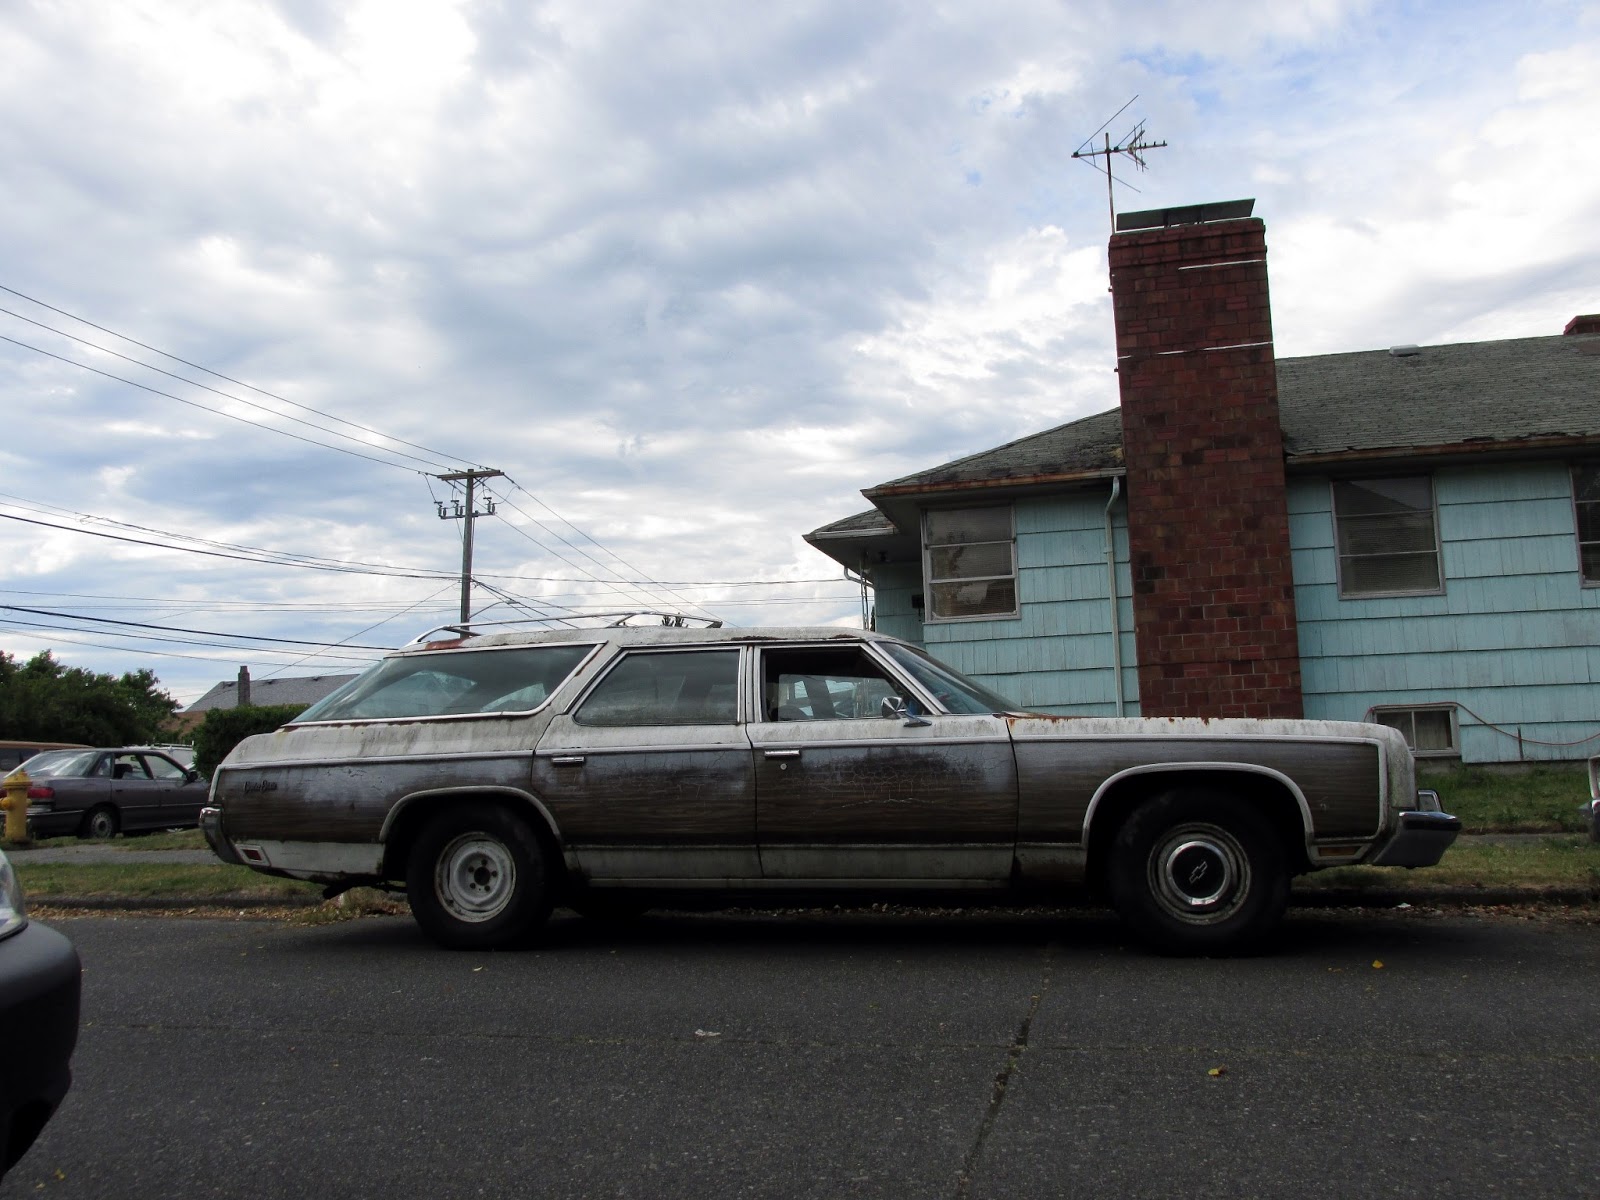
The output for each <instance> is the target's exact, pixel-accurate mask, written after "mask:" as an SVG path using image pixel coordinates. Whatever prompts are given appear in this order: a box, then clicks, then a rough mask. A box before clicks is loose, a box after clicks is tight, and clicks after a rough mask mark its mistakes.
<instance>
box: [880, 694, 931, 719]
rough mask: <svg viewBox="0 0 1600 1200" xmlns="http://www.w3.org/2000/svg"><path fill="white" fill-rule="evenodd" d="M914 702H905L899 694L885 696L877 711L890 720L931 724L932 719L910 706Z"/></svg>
mask: <svg viewBox="0 0 1600 1200" xmlns="http://www.w3.org/2000/svg"><path fill="white" fill-rule="evenodd" d="M914 703H915V701H912V702H911V703H907V702H906V701H905V700H902V699H901V698H900V697H899V696H885V697H884V698H883V703H882V704H881V705H879V706H878V711H879V712H880V713H882V714H883V715H884V716H885V717H886V718H888V719H889V720H891V721H904V722H905V723H906V724H907V725H932V724H933V722H932V721H930V720H928V718H927V717H925V716H923V715H922V714H921V713H919V712H916V711H915V710H914V709H913V708H912V707H911V704H914Z"/></svg>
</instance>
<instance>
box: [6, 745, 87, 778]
mask: <svg viewBox="0 0 1600 1200" xmlns="http://www.w3.org/2000/svg"><path fill="white" fill-rule="evenodd" d="M99 758H100V752H99V751H98V750H46V751H44V753H42V754H35V755H34V756H33V757H32V758H30V759H29V760H28V761H27V762H25V763H23V764H22V767H21V769H22V770H24V771H26V772H27V773H28V778H29V779H47V778H54V779H72V778H77V777H80V776H84V775H87V774H89V772H90V771H92V770H94V764H95V762H96V761H98V759H99Z"/></svg>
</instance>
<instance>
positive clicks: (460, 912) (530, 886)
mask: <svg viewBox="0 0 1600 1200" xmlns="http://www.w3.org/2000/svg"><path fill="white" fill-rule="evenodd" d="M550 874H551V872H550V868H549V863H548V861H547V859H546V856H545V851H544V847H543V845H542V844H541V843H540V841H539V838H538V835H537V834H535V833H534V831H533V829H532V828H530V827H529V825H528V823H527V822H526V821H524V820H522V819H521V818H520V817H518V816H517V815H516V814H514V813H512V812H511V811H510V810H508V809H506V808H502V807H500V806H498V805H494V804H481V803H479V804H463V805H460V806H459V807H455V808H450V809H446V810H445V811H444V812H441V813H440V814H439V815H438V816H436V817H434V818H433V820H431V821H429V822H428V823H427V824H426V825H425V826H423V829H422V832H421V833H420V834H419V835H418V837H417V840H416V842H415V843H414V844H413V845H412V847H411V853H410V856H409V857H408V859H407V862H406V899H407V901H408V902H409V903H410V905H411V915H412V916H413V917H415V918H416V920H417V924H418V925H420V926H421V927H422V931H423V932H424V933H426V934H427V935H428V936H429V937H430V938H432V939H433V940H434V941H435V942H437V943H438V944H439V945H441V946H444V947H446V948H447V949H451V950H498V949H504V948H507V947H511V946H516V945H520V944H522V943H523V942H525V941H527V940H528V938H529V937H531V936H532V934H533V933H534V932H535V931H536V930H537V929H538V928H539V926H541V925H542V924H544V921H545V918H546V917H548V916H549V915H550V907H551V895H550V893H551V888H550Z"/></svg>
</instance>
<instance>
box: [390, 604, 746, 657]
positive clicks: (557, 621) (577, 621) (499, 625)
mask: <svg viewBox="0 0 1600 1200" xmlns="http://www.w3.org/2000/svg"><path fill="white" fill-rule="evenodd" d="M639 617H649V618H651V620H650V621H648V622H644V621H641V622H639V624H641V625H661V626H664V627H666V628H669V629H721V628H722V622H721V621H719V620H717V619H716V618H714V617H697V616H694V615H692V614H689V613H675V612H658V611H656V610H653V609H648V608H633V609H627V610H625V611H619V612H591V613H565V614H563V615H561V616H554V617H531V616H524V617H511V618H508V619H507V620H504V621H467V622H464V623H463V622H456V623H453V624H450V625H435V626H433V628H431V629H427V630H424V631H423V632H422V633H421V634H420V635H418V636H417V637H414V638H412V639H411V640H410V641H409V642H407V643H406V647H407V648H409V647H411V646H419V645H422V644H423V643H425V642H429V641H432V640H434V634H437V633H450V634H454V635H455V636H456V637H458V638H473V637H479V636H480V635H482V634H484V633H487V632H491V631H499V630H504V629H505V628H506V627H507V626H522V627H529V626H531V627H533V628H537V629H550V628H554V627H556V626H560V625H565V626H567V627H569V628H572V629H620V628H622V627H623V626H626V625H630V624H632V623H633V622H634V620H635V618H639ZM507 632H509V630H507Z"/></svg>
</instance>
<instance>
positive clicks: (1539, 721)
mask: <svg viewBox="0 0 1600 1200" xmlns="http://www.w3.org/2000/svg"><path fill="white" fill-rule="evenodd" d="M1263 270H1264V268H1263ZM1122 321H1123V316H1122V314H1121V313H1120V312H1119V338H1120V337H1121V336H1122V334H1123V332H1124V330H1123V329H1122V328H1121V326H1120V323H1121V322H1122ZM1172 353H1177V352H1176V351H1174V352H1172ZM1267 353H1268V355H1269V357H1268V359H1267V362H1268V363H1269V365H1270V364H1271V363H1272V360H1271V358H1270V345H1269V347H1268V350H1267ZM1275 367H1276V380H1277V405H1278V414H1279V421H1280V422H1281V427H1282V467H1281V476H1280V477H1281V479H1282V480H1283V482H1282V484H1281V485H1280V486H1281V487H1282V489H1283V502H1284V504H1285V505H1286V508H1287V521H1288V548H1289V558H1290V568H1291V570H1292V580H1293V610H1294V611H1293V614H1292V621H1293V628H1294V629H1295V630H1296V631H1297V640H1298V647H1299V670H1298V687H1299V692H1300V702H1301V704H1302V706H1303V711H1304V715H1306V716H1307V717H1321V718H1331V719H1339V720H1361V719H1369V720H1378V721H1381V722H1383V723H1385V724H1389V725H1393V726H1396V727H1397V728H1399V729H1401V730H1402V731H1403V732H1404V733H1405V734H1406V736H1407V738H1408V739H1409V740H1410V741H1411V743H1412V745H1413V746H1414V748H1415V749H1416V750H1417V751H1418V753H1419V754H1422V755H1438V756H1441V757H1459V758H1460V759H1461V760H1462V761H1464V762H1471V763H1493V762H1516V761H1519V760H1535V759H1577V758H1585V757H1588V756H1590V755H1594V754H1600V317H1594V316H1586V317H1579V318H1574V320H1573V321H1572V322H1571V323H1569V324H1568V326H1567V330H1566V332H1565V333H1564V334H1561V335H1556V336H1550V337H1536V338H1519V339H1515V340H1509V341H1498V342H1477V343H1468V344H1461V345H1447V346H1426V347H1420V348H1418V347H1396V348H1394V349H1392V350H1375V351H1368V352H1362V353H1353V354H1331V355H1321V356H1317V357H1313V358H1299V359H1280V360H1276V363H1275ZM1201 369H1204V368H1201ZM1126 378H1127V368H1126V366H1124V393H1123V408H1122V409H1112V410H1110V411H1107V412H1103V413H1099V414H1096V415H1094V416H1091V417H1087V418H1084V419H1083V420H1079V421H1075V422H1072V423H1071V424H1067V425H1062V426H1060V427H1058V428H1055V429H1049V430H1046V431H1044V432H1042V433H1038V434H1035V435H1033V436H1031V437H1027V438H1023V439H1021V440H1019V441H1016V442H1012V443H1009V444H1007V445H1004V446H999V447H996V448H994V449H991V450H985V451H983V452H981V453H978V454H974V455H971V456H970V457H967V458H961V459H957V460H955V461H953V462H949V463H945V464H943V465H941V466H937V467H934V468H932V469H930V470H927V471H922V472H919V473H917V474H914V475H908V476H906V477H904V478H902V479H896V480H891V481H890V482H888V483H884V484H879V485H878V486H876V487H871V488H867V489H865V490H864V492H863V495H865V496H866V498H867V499H868V500H869V501H870V502H871V503H872V505H873V508H872V510H871V511H869V512H865V513H861V514H859V515H857V516H853V517H849V518H846V519H845V520H841V521H837V522H834V523H833V524H830V525H825V526H823V527H822V528H820V529H817V530H815V531H814V532H812V533H810V534H808V535H807V537H806V540H807V541H808V542H810V543H811V544H812V545H813V546H815V547H816V548H817V549H818V550H820V551H822V552H823V553H824V554H827V555H828V556H829V557H830V558H833V559H834V560H836V561H837V562H839V563H841V564H843V565H844V566H845V567H846V568H848V569H850V570H851V571H854V572H859V573H860V574H861V575H863V576H864V577H865V578H866V579H867V580H868V581H869V582H870V583H871V585H872V586H873V588H874V590H875V593H876V618H875V619H876V624H877V628H879V629H881V630H884V631H886V632H890V633H894V634H897V635H899V636H902V637H905V638H907V639H908V640H911V641H913V642H917V643H920V644H922V645H924V646H926V647H927V648H928V650H930V651H931V652H932V653H934V654H936V655H937V656H938V657H940V658H942V659H944V660H945V661H947V662H949V663H951V664H952V665H954V666H956V667H958V668H960V669H961V670H963V671H966V672H968V673H970V674H972V675H974V676H976V677H977V678H978V679H980V680H982V681H983V682H984V683H986V684H989V685H990V686H992V687H994V688H995V689H996V690H998V691H1000V692H1001V693H1003V694H1006V695H1009V696H1010V697H1012V698H1013V699H1015V700H1016V701H1017V702H1018V703H1020V704H1022V705H1024V706H1026V707H1028V708H1032V709H1037V710H1041V711H1045V712H1053V713H1063V714H1081V715H1091V714H1094V715H1114V714H1118V713H1125V714H1127V715H1138V714H1140V712H1141V708H1140V693H1141V690H1146V691H1147V694H1149V692H1148V689H1149V688H1150V687H1151V686H1152V685H1151V682H1150V681H1152V680H1155V679H1158V678H1159V677H1160V672H1162V671H1165V673H1166V674H1167V675H1168V676H1171V675H1173V674H1174V673H1177V672H1181V671H1183V670H1184V669H1185V667H1184V666H1183V664H1184V662H1185V661H1187V660H1186V657H1185V655H1184V654H1183V653H1181V651H1180V652H1177V653H1174V652H1173V651H1172V650H1171V647H1172V646H1181V645H1183V644H1184V643H1185V639H1184V638H1183V637H1177V638H1172V637H1168V638H1166V639H1164V642H1163V644H1164V645H1165V646H1167V647H1168V648H1167V649H1165V650H1162V651H1160V652H1159V654H1160V656H1161V657H1163V659H1164V660H1165V661H1163V662H1154V661H1150V660H1151V658H1152V656H1153V655H1154V653H1155V652H1153V651H1152V650H1151V649H1150V647H1152V646H1153V645H1155V639H1154V638H1152V637H1143V636H1141V633H1142V630H1141V626H1140V621H1143V622H1145V623H1153V622H1155V621H1157V620H1158V618H1156V617H1152V616H1151V615H1149V614H1150V613H1152V612H1155V611H1156V610H1154V609H1146V615H1145V616H1144V617H1142V618H1140V619H1139V620H1137V621H1136V610H1138V609H1139V606H1138V605H1136V604H1135V588H1134V579H1135V575H1136V574H1137V575H1138V577H1139V578H1140V579H1143V578H1145V576H1146V575H1147V574H1152V577H1154V575H1158V574H1159V573H1160V572H1159V570H1158V571H1155V572H1154V573H1152V572H1151V570H1150V563H1149V560H1148V556H1145V557H1139V556H1135V557H1136V561H1139V562H1140V563H1141V567H1140V570H1139V572H1137V573H1136V572H1134V571H1132V570H1130V551H1129V528H1128V512H1129V509H1128V503H1127V501H1128V495H1127V493H1128V492H1129V490H1137V489H1140V488H1142V487H1144V488H1148V487H1149V486H1151V485H1150V484H1149V483H1148V481H1147V480H1144V479H1141V478H1139V477H1130V475H1129V473H1128V470H1127V468H1126V467H1125V453H1124V451H1125V449H1128V450H1130V453H1129V454H1128V455H1127V457H1128V458H1130V459H1131V458H1133V457H1134V456H1133V454H1132V453H1131V447H1125V444H1124V423H1125V422H1124V415H1125V410H1126V409H1127V408H1128V406H1129V404H1130V395H1129V391H1128V384H1127V382H1126ZM1207 402H1208V403H1210V402H1214V401H1207ZM1214 440H1215V441H1216V444H1218V445H1223V444H1227V442H1226V439H1224V438H1221V437H1218V438H1216V439H1214ZM1184 501H1185V498H1184V496H1183V495H1182V494H1181V493H1180V494H1179V495H1178V496H1177V497H1176V502H1177V505H1178V506H1179V508H1180V509H1181V508H1182V506H1183V504H1184ZM1175 519H1177V518H1175ZM1182 519H1186V520H1189V521H1190V522H1192V523H1194V524H1196V525H1197V527H1198V528H1199V531H1200V534H1201V535H1202V540H1201V542H1199V543H1197V544H1199V545H1201V546H1202V549H1201V550H1199V551H1191V552H1189V555H1188V557H1189V559H1190V561H1189V562H1188V564H1187V565H1186V569H1188V570H1190V571H1192V572H1203V570H1204V568H1205V560H1206V558H1207V557H1208V555H1207V552H1206V551H1205V550H1204V549H1203V546H1204V544H1205V543H1204V540H1203V539H1204V537H1205V536H1209V537H1211V539H1212V541H1211V544H1212V545H1213V546H1215V547H1217V549H1216V553H1217V554H1219V555H1220V554H1222V552H1223V549H1224V548H1225V547H1226V546H1227V544H1228V539H1229V538H1231V537H1232V536H1234V535H1233V534H1232V533H1231V532H1230V531H1229V530H1228V529H1224V528H1218V529H1213V530H1210V531H1209V533H1207V531H1206V529H1205V522H1206V512H1205V511H1204V510H1203V506H1202V508H1201V511H1194V509H1193V508H1191V510H1190V511H1189V512H1188V513H1186V514H1184V516H1183V518H1182ZM1137 532H1138V531H1137V529H1136V533H1137ZM1136 540H1138V539H1137V538H1136ZM1159 565H1160V566H1161V568H1162V569H1166V568H1170V567H1172V566H1173V564H1170V563H1168V564H1159ZM1219 580H1220V581H1221V582H1220V583H1219V586H1218V587H1217V588H1216V589H1214V591H1213V592H1212V594H1211V595H1210V596H1209V597H1202V598H1201V599H1199V600H1191V601H1190V602H1188V603H1189V609H1190V611H1189V614H1188V615H1190V616H1193V617H1196V618H1199V617H1200V616H1202V615H1203V616H1204V617H1205V618H1206V619H1207V620H1209V621H1210V622H1211V624H1210V626H1209V627H1208V628H1209V629H1210V630H1211V632H1209V633H1208V634H1207V635H1205V638H1204V639H1200V638H1198V637H1197V638H1196V639H1195V644H1196V649H1197V652H1198V651H1199V649H1200V646H1199V642H1200V641H1202V640H1204V641H1206V642H1207V643H1209V644H1211V645H1212V646H1213V648H1214V646H1215V644H1216V643H1217V642H1218V641H1219V640H1220V641H1223V642H1227V643H1229V645H1230V649H1229V651H1228V657H1229V658H1230V660H1231V661H1232V662H1233V663H1234V666H1233V667H1232V668H1231V669H1232V670H1233V671H1234V673H1235V674H1236V675H1237V674H1238V673H1239V672H1240V671H1242V670H1248V669H1249V667H1248V662H1247V660H1248V659H1249V658H1250V655H1251V641H1252V639H1254V638H1256V637H1257V636H1258V630H1257V628H1256V627H1255V626H1259V624H1260V623H1261V622H1260V619H1258V618H1250V619H1244V618H1242V617H1241V619H1240V620H1239V621H1238V622H1236V623H1235V622H1232V621H1231V620H1230V614H1231V613H1232V612H1233V611H1234V608H1233V604H1234V601H1235V600H1236V599H1237V598H1238V597H1237V596H1235V595H1234V594H1233V593H1232V592H1230V590H1229V585H1228V580H1227V579H1225V578H1222V577H1219ZM1146 590H1148V589H1146ZM1239 611H1240V612H1241V613H1242V612H1243V609H1242V608H1241V609H1240V610H1239ZM1161 612H1162V616H1161V617H1160V618H1159V620H1163V621H1164V620H1167V619H1169V618H1172V619H1176V618H1177V617H1178V616H1180V615H1182V614H1178V613H1175V612H1173V611H1171V610H1161ZM1252 621H1254V622H1255V626H1253V625H1252ZM1268 623H1269V624H1270V623H1271V622H1270V620H1269V621H1268ZM1234 624H1237V626H1238V627H1237V628H1236V629H1235V628H1233V625H1234ZM1141 654H1143V655H1144V656H1145V660H1144V661H1141ZM1241 662H1243V663H1245V665H1244V666H1242V667H1241V666H1240V665H1239V664H1240V663H1241ZM1145 715H1153V714H1150V713H1146V714H1145Z"/></svg>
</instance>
